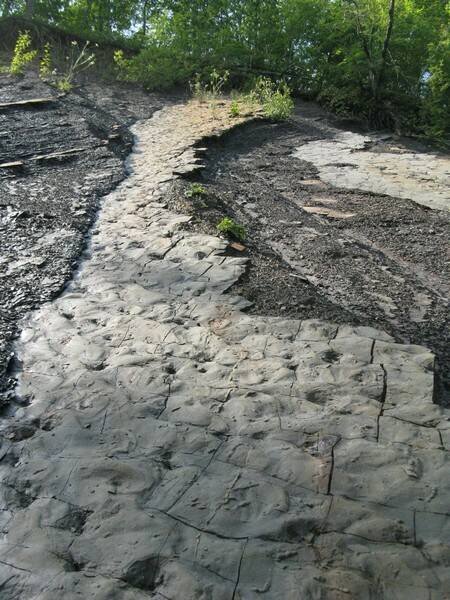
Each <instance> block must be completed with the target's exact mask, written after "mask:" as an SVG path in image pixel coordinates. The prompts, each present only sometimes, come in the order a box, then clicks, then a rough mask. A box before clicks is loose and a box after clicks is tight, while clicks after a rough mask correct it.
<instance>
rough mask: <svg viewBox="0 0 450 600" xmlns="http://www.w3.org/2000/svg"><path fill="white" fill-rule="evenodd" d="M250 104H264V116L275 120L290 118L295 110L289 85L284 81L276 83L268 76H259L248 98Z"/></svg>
mask: <svg viewBox="0 0 450 600" xmlns="http://www.w3.org/2000/svg"><path fill="white" fill-rule="evenodd" d="M246 100H247V102H248V103H249V104H253V105H254V104H259V105H261V106H262V109H263V113H264V116H266V117H267V118H269V119H272V120H274V121H284V120H285V119H288V118H289V117H290V116H291V114H292V112H293V110H294V101H293V99H292V95H291V90H290V89H289V86H288V85H287V84H286V83H284V82H282V83H280V84H276V83H275V82H273V81H272V80H271V79H269V78H268V77H259V78H258V79H257V80H256V83H255V86H254V88H253V89H252V91H251V92H250V94H248V96H247V98H246Z"/></svg>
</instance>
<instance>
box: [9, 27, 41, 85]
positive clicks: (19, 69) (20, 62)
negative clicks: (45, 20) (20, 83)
mask: <svg viewBox="0 0 450 600" xmlns="http://www.w3.org/2000/svg"><path fill="white" fill-rule="evenodd" d="M36 55H37V50H32V49H31V36H30V32H29V31H20V32H19V35H18V37H17V41H16V45H15V47H14V54H13V57H12V60H11V65H10V67H9V72H10V73H12V74H13V75H22V73H23V72H24V69H25V67H26V66H27V65H28V64H29V63H30V62H32V61H33V60H34V59H35V58H36Z"/></svg>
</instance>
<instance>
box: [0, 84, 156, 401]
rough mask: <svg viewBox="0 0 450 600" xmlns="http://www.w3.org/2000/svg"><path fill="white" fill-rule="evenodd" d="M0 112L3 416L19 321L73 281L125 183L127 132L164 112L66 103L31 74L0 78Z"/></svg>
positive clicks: (111, 92) (135, 96)
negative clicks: (100, 212) (88, 239)
mask: <svg viewBox="0 0 450 600" xmlns="http://www.w3.org/2000/svg"><path fill="white" fill-rule="evenodd" d="M31 100H34V101H35V102H34V103H32V104H26V102H27V101H28V102H29V101H31ZM13 102H22V103H23V102H25V104H17V105H12V104H11V103H13ZM8 103H9V105H8ZM0 104H1V106H0V409H2V408H3V409H4V408H5V407H7V405H8V403H10V402H13V401H14V390H13V388H14V384H15V379H14V377H13V376H12V374H13V372H14V370H15V369H16V367H17V365H16V364H15V361H14V356H13V353H12V343H13V340H14V337H15V336H16V334H17V332H18V330H19V325H18V324H19V322H20V320H21V319H22V318H23V317H24V316H26V315H27V314H28V313H29V311H30V310H32V309H35V308H37V307H38V306H40V305H41V304H42V303H44V302H46V301H49V300H51V299H52V298H55V297H56V296H57V295H58V294H59V293H60V292H61V290H62V289H63V287H64V285H65V284H66V282H67V281H68V280H70V278H71V276H72V273H73V271H74V269H75V268H76V265H77V262H78V259H79V256H80V254H81V252H82V250H83V248H84V246H85V236H86V233H87V231H88V229H89V227H90V226H91V225H92V222H93V220H94V218H95V215H96V211H97V209H98V206H99V201H100V197H101V196H103V195H105V194H107V193H108V192H110V191H111V190H112V189H114V187H115V186H116V185H117V184H118V183H119V182H120V181H121V180H122V179H123V178H124V176H125V171H124V168H123V161H124V158H125V156H126V155H127V154H128V153H129V151H130V149H131V144H132V136H131V133H130V131H129V130H128V125H130V124H131V123H132V122H134V121H135V120H136V118H139V117H140V118H142V117H144V116H146V117H148V116H150V115H151V114H152V113H153V112H154V111H155V110H156V108H157V107H158V106H160V104H161V103H160V101H159V100H158V99H157V98H155V97H154V96H149V95H146V94H144V93H142V92H140V91H139V90H137V89H132V88H130V89H128V88H124V87H120V86H118V85H107V84H105V85H103V86H97V85H96V84H93V83H90V84H86V85H85V86H83V87H81V88H77V89H76V90H75V91H74V92H73V93H71V94H69V95H67V96H64V97H63V96H61V95H58V94H57V93H56V91H55V89H54V88H53V87H51V86H49V85H47V84H45V83H44V82H42V81H41V80H40V79H39V78H38V77H37V76H36V75H34V74H33V73H29V74H27V75H26V76H25V77H23V78H18V77H12V76H9V75H5V74H3V75H2V74H0ZM5 105H7V106H5Z"/></svg>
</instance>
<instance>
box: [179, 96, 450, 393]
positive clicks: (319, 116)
mask: <svg viewBox="0 0 450 600" xmlns="http://www.w3.org/2000/svg"><path fill="white" fill-rule="evenodd" d="M380 137H381V138H382V139H380ZM344 138H345V139H346V140H347V142H346V145H344V144H343V143H342V139H344ZM355 138H356V139H359V138H361V139H364V138H362V136H360V135H358V134H350V133H348V134H344V133H343V132H342V130H340V129H338V128H337V127H336V126H335V125H334V124H332V123H330V122H328V121H327V120H326V118H325V116H324V114H323V113H322V112H321V111H319V110H317V109H315V108H314V107H311V106H310V105H300V108H299V109H298V112H297V114H296V116H295V118H294V119H293V120H292V122H289V123H288V124H284V125H274V124H268V123H262V122H260V123H252V124H249V125H247V126H246V127H245V128H243V129H240V130H237V131H235V132H233V133H232V134H230V135H229V136H226V137H225V138H223V139H221V140H219V141H217V142H211V144H210V145H209V146H208V158H207V163H206V166H207V169H206V171H205V172H203V174H202V181H203V183H204V184H205V185H206V188H207V190H208V196H207V197H204V198H202V199H201V201H200V202H197V201H194V202H187V201H186V199H185V197H184V190H185V187H186V186H179V187H178V188H176V189H175V190H174V191H173V195H172V206H173V207H175V208H177V209H179V210H182V211H184V212H185V213H187V214H191V215H192V216H193V218H194V219H193V225H194V227H195V228H196V229H197V230H199V231H204V232H209V233H214V231H215V225H216V223H217V222H218V221H219V220H220V219H221V218H222V217H223V216H224V215H225V214H228V215H230V216H232V217H233V218H234V219H235V220H236V221H237V222H239V223H242V224H243V225H244V226H245V227H246V229H247V234H248V239H247V246H248V256H249V257H250V259H251V260H250V263H249V269H248V271H247V273H246V274H245V276H244V277H243V278H242V279H241V280H240V282H239V283H238V284H237V286H236V287H235V288H234V290H235V291H236V292H237V293H240V294H242V295H243V296H244V297H246V298H247V299H249V300H251V301H252V302H253V304H254V306H253V308H252V309H251V311H252V312H253V313H255V314H260V315H267V314H269V315H278V316H281V315H284V316H290V317H294V318H301V319H303V318H321V319H329V320H333V321H337V322H341V323H352V324H355V325H371V326H374V327H379V328H381V329H383V330H384V331H387V332H389V334H391V335H392V336H393V337H394V338H395V339H396V340H397V341H398V342H404V343H414V344H422V345H424V346H426V347H428V348H430V349H431V350H432V351H433V352H434V353H435V354H436V356H437V357H438V363H439V364H438V377H439V383H438V385H437V386H436V401H437V402H439V403H441V404H446V405H449V404H450V307H449V298H450V261H449V257H450V246H449V239H450V212H449V211H442V210H430V209H429V208H428V207H424V206H421V205H420V204H417V203H416V202H413V201H410V200H406V199H399V198H395V197H391V196H388V195H380V194H379V193H378V194H377V193H370V192H367V191H361V190H359V189H357V185H358V182H360V183H361V181H362V180H363V179H364V178H365V174H366V170H367V168H368V167H367V165H369V167H370V168H375V167H376V168H377V169H378V173H379V175H378V179H377V185H378V189H384V191H385V192H388V191H394V192H395V191H396V190H397V189H398V181H396V182H394V184H393V183H392V178H393V177H394V174H393V173H394V172H396V171H398V173H400V174H401V173H402V169H403V170H404V165H405V161H406V160H407V159H408V156H410V155H411V152H412V150H411V149H408V148H405V147H404V146H401V144H400V143H399V142H395V141H394V140H389V139H387V136H379V138H378V139H379V141H378V142H376V141H375V137H374V138H373V141H372V143H371V144H370V152H369V151H368V150H366V151H362V150H358V151H357V152H351V151H350V146H351V142H350V140H351V139H353V140H354V139H355ZM341 146H345V152H346V156H347V157H346V158H345V161H344V162H343V163H340V162H337V160H338V159H337V158H336V156H337V155H338V154H339V152H340V148H341ZM332 147H334V149H335V150H334V154H333V151H332V150H331V149H330V148H332ZM321 148H322V149H323V154H322V155H320V149H321ZM313 150H314V151H313ZM313 155H314V156H315V160H316V161H317V162H318V163H319V162H320V164H321V165H322V166H319V167H318V168H316V167H315V166H314V165H313V164H311V162H309V161H310V160H312V159H313ZM303 156H305V158H304V159H302V157H303ZM332 156H334V163H333V164H334V166H332V165H329V166H328V167H327V169H328V170H327V173H326V174H325V177H324V178H325V181H324V180H323V178H322V176H323V173H324V169H325V166H324V165H325V164H328V163H327V161H328V160H331V157H332ZM361 156H363V157H364V159H362V158H361ZM394 157H397V158H398V162H395V161H394ZM416 157H417V158H416V162H420V163H421V165H422V168H423V169H425V168H426V167H427V168H428V171H429V173H433V172H437V171H439V172H440V179H439V178H436V179H435V180H433V181H432V182H431V183H430V182H428V181H423V180H422V179H421V178H420V177H422V175H423V173H419V175H420V177H417V178H416V179H415V180H413V178H412V177H411V178H410V182H409V187H407V188H405V190H404V193H405V194H406V193H408V191H411V190H413V192H414V193H412V194H411V196H414V197H416V196H418V195H419V193H420V190H421V189H422V190H423V197H424V198H426V203H428V204H432V203H433V201H434V203H435V206H441V205H442V203H443V202H444V198H445V196H446V195H447V196H448V188H447V187H445V177H447V178H448V172H449V171H450V160H449V159H448V158H445V157H441V158H440V159H439V161H438V160H437V159H436V157H435V155H433V154H426V153H422V154H419V153H418V150H416ZM319 158H320V160H319ZM342 160H344V159H343V158H342ZM350 160H352V161H353V163H354V164H353V166H350V165H349V161H350ZM383 160H384V165H383V163H382V161H383ZM357 163H358V164H359V166H357ZM383 166H386V169H388V171H389V173H386V177H385V178H384V179H383V175H382V173H383V172H384V171H385V170H383V169H382V167H383ZM446 170H447V171H446ZM445 172H447V175H445ZM332 173H333V176H334V177H335V183H337V184H339V185H343V184H344V183H345V184H346V187H349V186H353V187H354V188H355V189H344V188H343V187H335V186H334V185H332V184H331V183H327V181H328V180H331V174H332ZM349 173H352V176H351V177H350V175H349ZM398 177H400V175H398ZM439 181H440V183H439ZM186 185H188V184H186ZM372 185H374V184H373V180H372V179H366V187H369V186H372ZM446 202H447V206H448V207H450V199H449V200H446Z"/></svg>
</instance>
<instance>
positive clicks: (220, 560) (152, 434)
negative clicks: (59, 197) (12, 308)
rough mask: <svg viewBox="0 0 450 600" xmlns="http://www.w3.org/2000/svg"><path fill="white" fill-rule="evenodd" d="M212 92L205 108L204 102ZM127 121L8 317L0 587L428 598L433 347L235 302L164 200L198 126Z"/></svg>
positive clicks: (217, 249)
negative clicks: (89, 236) (14, 368)
mask: <svg viewBox="0 0 450 600" xmlns="http://www.w3.org/2000/svg"><path fill="white" fill-rule="evenodd" d="M225 110H226V108H225ZM225 126H227V122H226V119H225V120H224V122H223V123H222V122H221V121H220V120H219V121H218V120H217V119H211V118H210V116H209V115H208V113H205V112H204V111H203V110H202V107H192V106H188V107H186V106H183V105H178V106H173V107H171V108H166V109H164V110H163V111H161V112H159V113H157V114H156V115H155V116H154V117H153V119H151V120H149V121H146V122H143V123H140V124H139V126H138V127H135V129H134V131H135V134H136V136H137V144H136V148H135V152H134V153H133V154H132V156H131V160H130V170H131V175H130V177H129V178H128V179H127V180H126V181H125V182H124V183H122V184H121V185H120V186H119V187H118V188H117V190H116V191H114V192H112V193H111V194H109V195H108V196H107V197H106V198H105V201H104V204H103V208H102V211H101V213H100V216H99V219H98V222H97V224H96V226H95V229H94V231H93V242H92V248H91V256H90V257H89V258H88V260H86V261H85V263H84V265H83V268H82V270H81V272H80V273H79V276H78V277H77V279H76V281H75V282H74V283H73V285H72V286H71V288H70V290H67V291H66V292H65V293H64V294H63V295H62V296H61V297H60V298H59V299H58V300H56V301H55V302H53V303H51V304H48V305H46V306H45V307H43V308H42V309H41V310H40V311H39V312H38V313H37V314H36V315H35V316H34V317H33V319H32V321H31V322H30V324H29V326H28V327H27V328H26V330H25V331H24V333H23V336H22V339H21V343H20V345H19V348H18V351H19V356H20V359H21V361H22V364H23V372H22V374H21V377H20V392H21V393H22V394H23V395H26V396H28V397H29V398H30V399H31V400H32V404H31V406H30V407H28V408H27V409H25V410H23V411H21V412H20V413H19V414H17V416H16V419H15V420H14V421H12V422H11V425H10V429H9V432H7V435H6V436H5V438H4V441H3V444H2V456H3V461H2V462H1V463H0V469H1V475H2V479H3V484H2V488H1V490H2V511H1V513H0V514H1V516H2V520H3V531H4V533H5V535H4V537H3V539H2V540H1V544H0V587H1V589H2V594H3V596H2V597H4V598H5V599H6V600H9V599H11V600H12V599H13V598H18V597H20V598H32V597H39V598H40V599H42V600H46V599H47V600H54V599H55V598H57V597H58V598H60V597H64V598H65V599H66V598H67V599H72V598H83V599H85V598H95V599H96V600H99V599H104V600H106V599H108V600H112V599H114V598H117V599H119V598H120V599H121V600H127V599H128V600H131V599H133V600H136V599H138V598H139V599H140V598H142V599H144V598H154V599H155V600H156V599H162V598H164V599H171V600H178V599H179V598H184V599H186V600H191V599H192V600H194V599H195V600H196V599H198V598H202V597H205V598H206V597H208V598H211V599H214V600H216V599H217V600H222V599H223V600H225V599H226V600H237V599H238V598H245V599H256V598H260V597H264V598H274V599H275V598H280V600H281V599H283V600H287V599H291V600H298V598H299V597H301V598H302V599H305V600H306V599H311V600H312V599H313V598H317V597H320V598H322V599H324V600H344V599H345V600H347V598H348V597H353V598H369V597H370V598H374V599H384V600H388V599H389V600H392V598H394V597H395V598H402V597H412V596H414V598H417V599H418V600H419V599H422V598H423V599H425V598H427V599H429V598H432V599H433V600H437V599H438V598H441V597H442V594H443V593H444V590H446V589H448V583H449V581H448V564H447V563H448V558H447V557H448V535H447V534H448V524H449V516H448V504H449V495H450V494H449V489H448V482H447V480H446V475H447V472H446V461H447V456H448V449H449V439H448V437H449V420H448V417H449V413H448V412H445V411H443V410H442V409H440V408H439V407H437V406H435V405H433V403H432V396H433V379H434V378H433V362H434V359H433V356H432V355H431V354H430V353H429V352H428V351H427V350H426V349H424V348H421V347H417V346H407V345H405V346H402V345H398V344H395V343H393V341H392V340H391V339H390V338H389V336H387V335H386V334H384V333H381V332H377V331H376V330H374V329H371V328H367V327H360V328H352V327H349V326H344V325H342V326H337V325H333V324H332V323H329V322H323V321H317V320H316V321H311V320H305V321H300V320H297V319H292V318H286V319H282V318H276V317H258V316H248V315H246V314H244V313H243V312H242V309H243V308H245V307H246V306H247V302H246V301H245V300H243V299H242V298H239V297H236V296H232V295H230V294H226V295H224V292H225V291H227V290H229V289H230V287H231V286H232V285H233V284H234V283H235V282H236V280H237V279H238V278H239V277H240V276H241V275H242V273H243V271H244V269H245V263H246V259H245V258H239V257H230V256H226V255H225V249H226V243H224V242H223V241H221V240H220V239H218V238H217V237H214V236H210V235H203V234H199V233H195V232H192V231H187V230H186V228H183V225H184V224H185V223H186V221H187V219H188V218H187V217H186V216H183V215H180V214H176V213H174V212H172V211H171V210H168V208H167V205H166V202H165V198H166V196H167V194H168V191H169V188H170V186H171V185H172V183H173V181H174V172H183V173H186V172H187V171H189V170H192V169H194V168H196V166H197V164H196V160H195V158H194V157H195V151H194V148H193V144H194V143H195V141H196V139H198V137H200V136H202V135H204V134H207V133H208V132H211V130H217V129H218V128H220V127H225Z"/></svg>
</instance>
